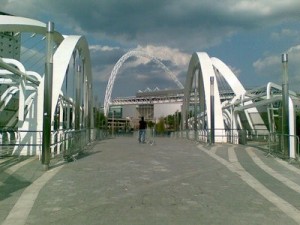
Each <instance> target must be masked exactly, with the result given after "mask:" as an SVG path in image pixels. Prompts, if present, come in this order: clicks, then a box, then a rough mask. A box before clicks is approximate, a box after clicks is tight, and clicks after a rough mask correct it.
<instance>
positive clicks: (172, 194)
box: [0, 137, 300, 225]
mask: <svg viewBox="0 0 300 225" xmlns="http://www.w3.org/2000/svg"><path fill="white" fill-rule="evenodd" d="M198 145H199V144H198V143H195V142H192V141H189V140H184V139H170V138H156V139H155V145H148V144H139V143H137V140H136V139H135V138H132V137H118V138H114V139H109V140H104V141H101V142H97V143H94V145H93V147H91V148H90V149H89V150H87V151H85V152H84V154H82V155H81V156H80V157H79V158H78V160H77V161H74V162H71V163H66V164H63V165H62V166H61V165H59V166H56V167H53V169H52V170H50V171H48V172H46V173H45V172H44V173H43V172H42V167H41V165H40V164H39V162H38V161H37V160H34V161H31V162H29V163H28V164H26V165H24V166H23V167H20V168H19V169H18V170H16V171H15V172H14V173H11V174H10V175H9V176H6V177H4V178H3V179H4V180H3V181H1V183H0V184H1V186H0V187H1V189H0V190H2V191H3V190H6V191H4V192H3V193H2V194H1V195H0V196H1V203H0V223H3V224H26V225H33V224H46V225H47V224H62V225H67V224H72V225H76V224H78V225H79V224H80V225H82V224H87V225H90V224H95V225H100V224H103V225H135V224H136V225H139V224H141V225H144V224H145V225H147V224H149V225H150V224H151V225H155V224H159V225H160V224H161V225H168V224H170V225H171V224H172V225H176V224H184V225H193V224H232V225H235V224H247V225H249V224H272V225H276V224H299V223H300V219H299V218H298V216H297V213H299V209H300V194H299V192H297V185H298V186H300V178H299V177H300V176H299V175H298V174H297V170H298V168H296V167H293V166H292V165H286V164H283V163H284V162H283V163H282V162H279V161H278V160H277V159H274V158H272V157H266V156H265V154H264V152H262V151H261V150H257V149H254V148H251V151H253V153H252V155H251V152H249V149H248V148H249V147H247V146H241V145H228V144H216V145H214V146H203V145H200V146H198ZM228 149H231V150H232V151H231V152H229V150H228ZM232 154H235V155H236V160H233V159H234V157H233V156H232ZM253 154H255V155H253ZM255 157H256V158H257V159H260V160H261V161H262V163H263V165H267V166H268V167H269V168H272V169H274V171H275V170H276V171H277V172H278V173H280V174H282V176H284V177H285V178H286V179H288V180H290V181H293V182H294V184H295V186H296V188H295V190H292V189H291V188H290V187H288V185H287V184H285V183H283V182H281V181H278V180H277V179H276V178H274V177H273V176H272V175H270V174H269V173H267V172H266V171H265V170H264V169H262V168H261V167H260V166H261V165H258V164H256V163H255V161H254V159H255ZM289 167H293V168H294V169H295V168H296V172H295V171H293V170H291V169H290V168H289ZM264 168H265V167H264ZM35 181H38V182H35ZM14 183H15V184H16V185H17V188H15V185H14ZM37 183H38V184H39V187H40V188H39V189H34V190H35V192H30V190H33V186H34V184H35V185H37ZM253 183H254V184H253ZM10 188H12V190H11V191H7V190H8V189H10ZM36 192H38V193H36ZM24 193H36V196H35V197H34V196H33V194H27V196H26V194H24ZM264 193H267V194H264ZM276 198H277V199H278V201H276V200H274V199H276ZM20 199H23V202H22V201H21V200H20ZM24 199H25V200H24ZM26 201H31V202H32V206H31V207H30V208H29V207H27V209H26V210H27V211H28V213H24V212H23V214H22V213H21V214H18V211H16V210H17V208H16V207H14V206H15V205H16V204H19V205H22V204H23V205H26ZM29 205H30V204H29ZM8 215H10V216H9V220H8V219H7V218H8ZM18 215H22V216H23V218H22V216H19V218H17V217H18ZM299 215H300V213H299Z"/></svg>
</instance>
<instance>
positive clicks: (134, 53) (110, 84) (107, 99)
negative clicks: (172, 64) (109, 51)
mask: <svg viewBox="0 0 300 225" xmlns="http://www.w3.org/2000/svg"><path fill="white" fill-rule="evenodd" d="M132 56H141V57H145V58H148V59H150V60H153V61H154V62H155V63H156V64H158V65H159V66H160V67H161V68H162V69H163V70H164V71H165V72H166V73H167V74H168V76H169V77H170V78H171V79H172V80H173V81H174V82H175V83H176V85H177V86H178V87H179V88H180V89H183V88H184V87H183V85H182V84H181V82H180V81H179V80H178V79H177V77H176V76H175V75H174V74H173V73H172V72H171V71H170V70H169V69H168V68H167V67H166V66H165V65H164V64H163V63H162V62H161V61H160V60H159V59H158V58H156V57H154V56H151V55H149V54H148V53H145V52H142V51H137V50H132V51H129V52H127V53H126V54H124V55H123V56H122V57H121V58H120V59H119V60H118V62H117V63H116V65H115V66H114V68H113V70H112V72H111V74H110V77H109V80H108V83H107V86H106V91H105V98H104V114H105V115H106V116H107V114H108V110H109V104H110V103H111V93H112V89H113V86H114V82H115V79H116V75H117V74H118V71H119V69H120V68H121V66H122V65H123V63H124V62H125V61H126V60H127V59H128V58H130V57H132Z"/></svg>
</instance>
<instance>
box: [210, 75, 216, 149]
mask: <svg viewBox="0 0 300 225" xmlns="http://www.w3.org/2000/svg"><path fill="white" fill-rule="evenodd" d="M210 126H211V127H210V144H214V143H215V94H214V77H210Z"/></svg>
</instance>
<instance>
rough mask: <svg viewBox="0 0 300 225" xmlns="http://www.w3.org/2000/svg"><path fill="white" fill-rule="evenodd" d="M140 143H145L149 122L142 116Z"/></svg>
mask: <svg viewBox="0 0 300 225" xmlns="http://www.w3.org/2000/svg"><path fill="white" fill-rule="evenodd" d="M139 123H140V125H139V143H145V135H146V128H147V123H146V121H145V120H144V117H143V116H142V118H141V120H140V121H139Z"/></svg>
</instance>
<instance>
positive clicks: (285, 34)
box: [271, 29, 300, 41]
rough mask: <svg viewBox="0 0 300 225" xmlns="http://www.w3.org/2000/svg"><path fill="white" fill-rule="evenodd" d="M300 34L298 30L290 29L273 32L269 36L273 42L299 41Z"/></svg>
mask: <svg viewBox="0 0 300 225" xmlns="http://www.w3.org/2000/svg"><path fill="white" fill-rule="evenodd" d="M299 36H300V32H299V31H298V30H292V29H282V30H280V31H279V32H273V33H272V34H271V38H272V39H273V40H277V41H280V40H283V39H285V38H296V39H299Z"/></svg>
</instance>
